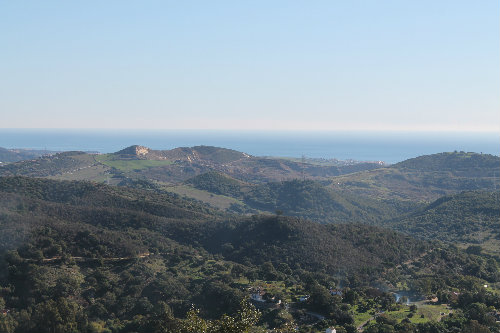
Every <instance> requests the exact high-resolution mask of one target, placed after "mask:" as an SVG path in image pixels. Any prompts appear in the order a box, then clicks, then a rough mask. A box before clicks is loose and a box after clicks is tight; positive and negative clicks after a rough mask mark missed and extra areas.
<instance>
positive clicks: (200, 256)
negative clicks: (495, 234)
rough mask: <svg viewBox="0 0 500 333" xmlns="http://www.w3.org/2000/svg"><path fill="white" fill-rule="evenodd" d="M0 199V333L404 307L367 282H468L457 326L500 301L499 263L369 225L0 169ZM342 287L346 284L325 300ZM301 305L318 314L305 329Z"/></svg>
mask: <svg viewBox="0 0 500 333" xmlns="http://www.w3.org/2000/svg"><path fill="white" fill-rule="evenodd" d="M0 198H1V200H0V203H1V205H0V224H1V227H2V231H3V232H2V236H1V237H0V253H1V257H2V258H3V259H2V260H1V263H0V265H1V266H0V267H1V269H0V272H2V274H0V303H1V304H0V305H1V307H3V308H4V309H5V310H4V311H7V312H6V314H5V315H3V316H0V331H3V332H14V331H15V332H77V331H81V332H87V331H88V332H198V330H199V329H200V327H202V328H203V327H206V329H207V332H243V331H246V330H247V329H252V330H254V331H255V330H257V331H258V327H269V328H278V329H279V330H281V331H283V332H285V331H290V330H293V329H294V327H295V326H296V325H299V326H300V327H302V328H301V329H303V330H305V331H308V330H309V331H317V330H320V329H324V327H326V326H325V325H336V327H337V328H338V329H339V330H340V329H341V328H342V327H343V328H344V329H345V330H347V331H348V332H354V330H355V329H356V328H355V327H356V325H355V323H356V322H355V318H357V317H358V316H361V317H363V316H364V313H365V312H363V311H368V312H370V311H374V313H377V312H378V311H380V310H381V309H386V310H387V311H388V310H392V311H396V309H400V310H398V311H404V308H402V307H401V305H398V304H396V303H395V299H394V297H393V296H392V295H390V294H384V293H381V292H379V291H374V290H373V289H370V287H369V286H370V285H374V284H375V285H380V284H393V285H397V284H405V285H407V286H411V288H412V289H413V290H416V291H418V292H419V293H422V294H424V295H428V294H429V295H432V294H436V293H438V294H439V295H440V296H441V297H448V296H443V295H450V294H451V293H452V292H454V291H462V290H469V294H470V299H466V300H460V301H456V302H455V303H454V305H453V306H455V307H456V308H457V309H464V314H463V315H460V314H457V316H462V317H458V318H463V319H460V320H461V321H460V322H459V324H456V325H462V326H460V327H466V325H476V322H475V321H473V320H476V321H477V325H480V326H481V327H490V328H491V329H493V328H494V324H491V322H490V321H489V317H487V316H488V314H487V313H489V312H488V311H487V310H484V309H483V314H482V316H483V317H480V320H479V321H478V320H477V319H474V318H477V315H474V316H471V315H469V313H468V312H467V309H468V307H470V306H472V305H471V304H473V303H478V302H479V301H480V303H481V304H484V306H486V307H488V306H490V307H492V308H495V307H497V303H495V302H496V301H495V297H493V298H491V297H492V296H489V295H490V294H489V293H488V292H486V293H485V292H484V290H482V289H481V287H480V286H482V285H483V284H485V283H491V284H494V283H497V282H498V281H499V278H500V276H499V267H498V262H497V261H495V260H494V259H492V258H489V259H488V258H487V257H481V256H478V255H477V254H473V253H467V252H464V251H460V250H458V249H456V248H447V247H441V248H436V247H435V245H432V244H431V243H426V242H424V243H422V242H420V241H416V240H414V239H412V238H411V237H408V236H403V235H401V234H397V233H395V232H392V231H387V230H384V229H380V228H377V227H373V226H366V225H353V224H351V225H320V224H316V223H313V222H308V221H305V220H301V219H297V218H289V217H284V216H253V217H246V218H244V217H238V216H232V215H226V214H223V213H221V212H218V211H215V210H213V209H210V208H207V207H206V206H204V205H200V204H198V203H195V202H190V201H186V200H183V199H180V198H178V197H175V196H172V195H168V194H164V193H158V192H157V191H151V190H149V191H144V190H138V189H130V188H124V187H112V186H106V185H99V184H93V183H88V182H60V181H50V180H44V179H33V178H24V177H3V178H0ZM449 267H454V269H453V270H450V269H449ZM433 272H434V273H433ZM259 281H268V282H265V283H266V285H267V286H268V287H266V288H267V290H268V295H270V296H269V297H268V299H269V302H270V303H262V304H261V303H258V304H256V305H258V306H259V307H260V314H259V313H257V312H255V310H254V309H252V306H250V305H248V304H247V303H246V302H244V301H243V303H242V300H243V299H244V298H245V296H248V293H249V292H248V288H255V286H256V285H261V284H262V283H264V282H259ZM340 283H342V284H343V285H345V286H349V289H344V292H345V294H344V296H342V297H339V296H332V295H331V293H330V292H329V290H328V288H330V287H331V286H335V285H339V284H340ZM252 286H253V287H252ZM273 286H274V287H273ZM349 290H351V291H349ZM478 293H482V295H483V296H481V297H482V298H478V297H480V296H477V295H478ZM304 294H308V295H310V296H309V299H308V300H307V301H306V302H302V303H301V302H297V299H298V298H299V296H300V295H304ZM271 296H272V297H274V298H275V299H276V297H279V298H280V299H288V300H289V302H291V303H290V304H291V307H289V308H288V307H281V306H279V305H276V303H273V301H272V300H271V298H270V297H271ZM478 299H479V301H478ZM293 300H295V303H293ZM191 304H195V306H196V307H197V308H199V309H201V312H196V311H191V312H188V311H189V309H190V307H191ZM263 305H265V306H263ZM497 308H498V307H497ZM238 309H241V310H239V312H238ZM363 309H364V310H363ZM308 311H314V312H315V313H320V314H321V316H323V317H324V318H325V319H324V320H323V321H320V322H317V323H316V324H315V326H313V327H310V328H307V327H309V326H307V325H306V323H307V322H308V321H310V320H311V319H310V318H309V319H308V316H310V315H307V312H308ZM457 311H458V310H457ZM457 313H458V312H457ZM223 314H228V315H229V316H231V317H228V316H223ZM182 318H185V319H182ZM203 318H205V319H203ZM314 321H317V319H316V320H313V322H314ZM378 322H379V320H377V322H376V324H371V326H370V327H369V328H367V330H372V329H375V328H371V327H377V326H376V325H378V324H379V323H378ZM200 325H201V326H200ZM398 325H403V323H394V326H393V327H395V328H397V327H399V326H398ZM404 325H406V326H408V325H410V326H412V325H413V326H414V327H415V329H416V328H417V327H420V326H422V325H424V324H423V323H422V324H418V323H417V322H411V321H410V323H406V324H404ZM418 325H420V326H418ZM454 325H455V324H454ZM492 325H493V326H492ZM413 326H412V327H413ZM231 327H232V328H231ZM322 327H323V328H322ZM422 327H423V326H422ZM377 329H378V328H377ZM421 331H422V332H426V331H425V330H421ZM429 332H430V331H429ZM437 332H445V331H444V330H442V331H437ZM485 332H486V331H485ZM490 332H494V331H491V330H490Z"/></svg>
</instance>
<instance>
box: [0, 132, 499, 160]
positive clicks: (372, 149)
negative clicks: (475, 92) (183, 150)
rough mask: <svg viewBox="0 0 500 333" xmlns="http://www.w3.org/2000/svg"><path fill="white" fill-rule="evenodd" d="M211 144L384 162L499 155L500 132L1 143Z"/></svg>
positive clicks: (53, 137) (8, 143)
mask: <svg viewBox="0 0 500 333" xmlns="http://www.w3.org/2000/svg"><path fill="white" fill-rule="evenodd" d="M136 144H137V145H144V146H147V147H150V148H152V149H158V150H162V149H172V148H176V147H191V146H196V145H210V146H217V147H224V148H229V149H234V150H238V151H241V152H245V153H248V154H251V155H254V156H277V157H296V158H300V157H301V156H305V157H307V158H323V159H339V160H356V161H383V162H385V163H389V164H391V163H397V162H400V161H402V160H405V159H408V158H413V157H417V156H421V155H426V154H434V153H440V152H445V151H466V152H469V151H470V152H477V153H481V152H482V153H486V154H492V155H497V156H499V155H500V133H474V132H442V133H438V132H361V131H359V132H352V131H351V132H348V131H345V132H338V131H337V132H324V131H319V132H306V131H296V132H293V131H276V132H272V131H208V130H101V129H92V130H91V129H89V130H74V129H0V147H3V148H9V149H12V148H25V149H37V150H51V151H69V150H79V151H93V152H100V153H111V152H115V151H118V150H120V149H123V148H125V147H127V146H131V145H136Z"/></svg>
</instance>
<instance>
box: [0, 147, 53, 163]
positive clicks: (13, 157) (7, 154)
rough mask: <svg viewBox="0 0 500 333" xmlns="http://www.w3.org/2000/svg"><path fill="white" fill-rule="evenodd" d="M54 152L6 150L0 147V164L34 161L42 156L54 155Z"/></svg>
mask: <svg viewBox="0 0 500 333" xmlns="http://www.w3.org/2000/svg"><path fill="white" fill-rule="evenodd" d="M55 153H56V152H54V151H49V150H37V149H6V148H2V147H0V163H8V162H19V161H24V160H31V159H35V158H38V157H41V156H44V155H52V154H55Z"/></svg>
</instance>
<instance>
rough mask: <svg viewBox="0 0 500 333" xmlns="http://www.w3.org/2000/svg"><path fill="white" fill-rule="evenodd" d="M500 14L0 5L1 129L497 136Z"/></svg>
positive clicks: (321, 6) (268, 4) (442, 3)
mask: <svg viewBox="0 0 500 333" xmlns="http://www.w3.org/2000/svg"><path fill="white" fill-rule="evenodd" d="M499 12H500V2H499V1H498V0H481V1H471V0H464V1H461V0H449V1H447V0H424V1H422V0H418V1H415V0H393V1H388V0H366V1H356V0H343V1H340V0H338V1H336V0H327V1H319V0H314V1H291V0H289V1H277V0H265V1H255V0H252V1H235V0H231V1H217V0H211V1H204V0H203V1H201V0H200V1H186V0H182V1H124V0H119V1H110V0H106V1H88V0H86V1H47V0H44V1H39V0H36V1H1V0H0V127H3V128H9V127H37V128H65V127H70V128H112V127H113V128H178V129H189V128H191V129H198V128H205V129H219V128H224V129H271V128H277V129H308V130H311V129H321V130H338V129H343V130H365V129H398V130H405V129H414V130H470V131H500V36H499V35H500V32H499V21H500V20H499Z"/></svg>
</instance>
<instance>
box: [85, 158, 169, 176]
mask: <svg viewBox="0 0 500 333" xmlns="http://www.w3.org/2000/svg"><path fill="white" fill-rule="evenodd" d="M95 159H96V161H97V162H99V163H102V164H104V165H107V166H109V167H111V168H115V169H118V170H120V171H123V172H130V171H135V170H143V169H147V168H154V167H159V166H163V165H170V164H172V163H173V162H172V161H167V160H162V161H157V160H139V159H137V160H132V159H131V160H125V159H116V158H115V157H114V156H113V155H112V154H104V155H99V156H96V158H95Z"/></svg>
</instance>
